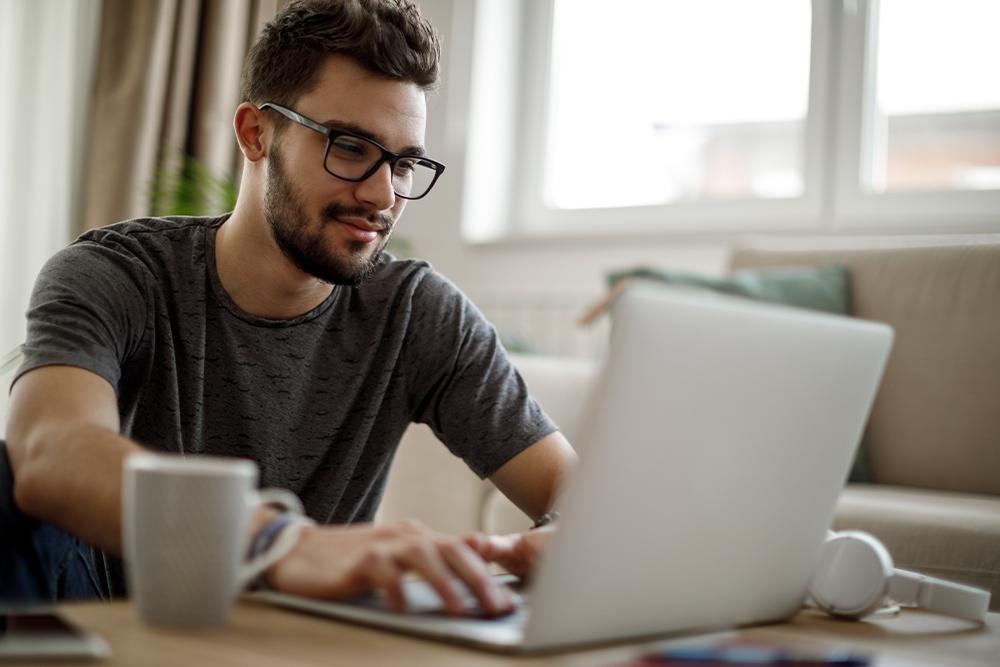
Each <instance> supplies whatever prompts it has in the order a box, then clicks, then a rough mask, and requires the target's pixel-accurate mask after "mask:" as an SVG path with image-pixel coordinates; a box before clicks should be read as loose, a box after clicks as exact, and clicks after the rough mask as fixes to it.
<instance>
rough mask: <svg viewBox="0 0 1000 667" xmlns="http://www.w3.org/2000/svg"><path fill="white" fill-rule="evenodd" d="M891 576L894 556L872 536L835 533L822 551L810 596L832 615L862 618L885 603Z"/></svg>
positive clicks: (848, 532)
mask: <svg viewBox="0 0 1000 667" xmlns="http://www.w3.org/2000/svg"><path fill="white" fill-rule="evenodd" d="M892 574H893V565H892V557H891V556H890V555H889V552H888V551H887V550H886V548H885V547H884V546H883V545H882V543H881V542H879V541H878V540H877V539H875V538H874V537H873V536H872V535H869V534H868V533H863V532H860V531H845V532H842V533H836V534H835V535H834V536H833V537H829V538H827V540H826V542H824V543H823V547H822V548H821V549H820V554H819V561H818V564H817V567H816V571H815V573H814V575H813V578H812V583H811V585H810V587H809V594H810V596H811V597H812V599H813V602H815V603H816V606H817V607H819V608H820V609H822V610H824V611H826V612H827V613H829V614H832V615H834V616H840V617H844V618H861V617H863V616H867V615H868V614H870V613H872V612H873V611H875V610H876V609H878V608H879V607H880V606H881V605H882V604H883V602H884V601H885V597H886V594H887V593H888V591H889V579H890V577H891V576H892Z"/></svg>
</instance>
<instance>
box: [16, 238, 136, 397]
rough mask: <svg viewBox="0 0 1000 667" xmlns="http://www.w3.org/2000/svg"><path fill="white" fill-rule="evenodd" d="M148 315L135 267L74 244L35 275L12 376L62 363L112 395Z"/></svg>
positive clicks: (115, 255) (95, 247)
mask: <svg viewBox="0 0 1000 667" xmlns="http://www.w3.org/2000/svg"><path fill="white" fill-rule="evenodd" d="M148 312H149V300H148V299H147V290H146V272H145V270H144V267H143V266H142V265H141V263H140V262H139V261H138V260H136V259H135V258H134V257H131V256H129V255H128V254H127V253H123V252H121V251H119V250H116V249H113V248H108V247H105V246H102V245H100V244H97V243H93V242H87V241H78V242H76V243H74V244H73V245H71V246H69V247H67V248H64V249H63V250H61V251H59V252H58V253H56V254H55V255H54V256H53V257H52V258H51V259H50V260H49V261H48V262H47V263H46V264H45V266H44V267H42V270H41V272H40V273H39V274H38V278H37V279H36V281H35V286H34V289H33V291H32V294H31V301H30V305H29V307H28V313H27V320H28V333H27V339H26V340H25V343H24V357H25V358H24V362H23V363H22V364H21V366H20V368H19V369H18V371H17V377H20V376H21V375H23V374H24V373H27V372H28V371H30V370H33V369H35V368H39V367H42V366H51V365H57V364H59V365H63V364H64V365H69V366H77V367H79V368H84V369H86V370H89V371H92V372H94V373H97V374H98V375H100V376H101V377H103V378H105V379H106V380H107V381H108V382H109V383H111V385H112V386H113V387H115V389H116V391H117V388H118V382H119V380H120V379H121V373H122V366H123V365H124V364H125V363H126V360H127V359H128V358H129V357H130V356H131V355H132V354H133V353H134V352H135V350H136V349H137V348H138V347H139V346H140V345H141V343H142V339H143V336H144V333H145V330H146V324H147V313H148ZM15 382H16V379H15Z"/></svg>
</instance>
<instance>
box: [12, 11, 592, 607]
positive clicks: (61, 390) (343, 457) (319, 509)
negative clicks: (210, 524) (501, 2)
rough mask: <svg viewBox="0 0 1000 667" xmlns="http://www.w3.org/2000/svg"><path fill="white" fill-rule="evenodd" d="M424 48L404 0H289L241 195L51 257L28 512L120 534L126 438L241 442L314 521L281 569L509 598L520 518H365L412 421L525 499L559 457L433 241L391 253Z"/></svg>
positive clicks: (189, 444) (392, 595)
mask: <svg viewBox="0 0 1000 667" xmlns="http://www.w3.org/2000/svg"><path fill="white" fill-rule="evenodd" d="M439 50H440V49H439V44H438V40H437V37H436V35H435V34H434V31H433V29H432V28H431V27H430V25H429V24H428V23H427V22H426V21H425V20H424V19H422V18H421V17H420V15H419V13H418V11H417V9H416V8H415V7H413V6H412V5H410V4H409V3H408V2H407V1H406V0H327V1H316V2H301V3H294V4H292V5H291V6H289V7H288V8H286V9H285V10H284V11H282V12H281V13H280V14H279V15H278V16H277V17H276V18H275V19H274V20H273V21H272V22H271V23H270V24H269V25H268V26H267V27H266V28H265V30H264V32H263V35H262V37H261V38H260V40H259V41H258V43H257V44H256V45H255V46H254V47H253V49H252V50H251V52H250V54H249V56H248V59H247V63H246V65H245V69H244V75H243V83H242V94H243V100H244V101H243V103H242V104H240V105H239V107H238V108H237V109H236V113H235V118H234V129H235V132H236V138H237V141H238V142H239V146H240V149H241V151H242V152H243V155H244V157H245V162H244V170H243V177H242V183H241V188H240V195H239V200H238V202H237V205H236V209H235V210H234V211H233V213H232V214H231V215H225V216H222V217H220V218H214V219H176V220H162V219H146V220H133V221H126V222H124V223H119V224H116V225H111V226H110V227H105V228H102V229H99V230H94V231H92V232H88V233H87V234H85V235H84V236H82V237H81V238H80V239H79V240H78V241H77V242H75V243H74V244H72V245H71V246H70V247H68V248H66V249H64V250H63V251H61V252H60V253H58V254H57V255H56V256H55V257H53V259H52V260H50V262H49V263H48V264H47V265H46V267H45V268H44V269H43V271H42V273H41V274H40V275H39V278H38V281H37V283H36V286H35V291H34V294H33V297H32V305H31V308H30V310H29V313H28V319H29V333H28V339H27V341H26V344H25V356H26V360H25V363H24V364H23V365H22V367H21V369H20V370H19V372H18V375H17V377H16V379H15V383H14V385H13V389H12V394H11V405H10V418H9V424H8V438H9V443H8V447H9V455H10V460H11V465H12V467H13V470H14V475H15V480H16V482H15V497H16V501H17V503H18V505H19V507H20V508H21V509H22V510H23V511H24V512H25V513H26V514H28V515H30V516H33V517H36V518H38V519H40V520H42V521H44V522H47V523H50V524H54V525H55V526H57V527H59V528H61V529H64V530H65V531H68V532H69V533H72V534H73V535H75V536H76V537H78V538H80V539H81V540H82V541H84V542H86V543H89V544H91V545H94V546H95V547H97V548H99V549H102V550H104V551H106V552H110V553H120V549H121V507H120V495H121V469H122V462H123V460H124V458H125V457H127V456H128V455H129V454H131V453H133V452H135V451H138V450H140V448H141V447H148V448H151V449H155V450H162V451H172V452H183V453H199V454H200V453H205V454H223V455H238V456H245V457H249V458H253V459H254V460H256V461H257V462H258V464H259V465H260V466H261V471H262V482H263V484H264V485H265V486H282V487H286V488H289V489H291V490H292V491H294V492H295V493H297V494H299V495H300V497H302V499H303V502H304V504H305V506H306V510H307V513H308V514H309V515H310V516H311V517H312V518H314V519H316V520H317V521H318V522H319V523H320V524H321V525H320V526H319V527H316V528H311V529H307V530H305V531H304V532H303V533H302V537H301V539H300V540H299V542H298V544H297V545H296V546H295V548H294V549H293V550H292V551H291V552H290V553H289V554H288V555H287V556H286V557H285V558H283V559H282V560H280V561H279V562H278V563H277V564H275V565H274V566H273V567H272V568H271V569H270V570H269V571H268V572H267V573H266V578H267V581H268V583H269V584H270V585H271V586H273V587H275V588H277V589H279V590H284V591H287V592H291V593H296V594H302V595H312V596H322V597H343V596H350V595H353V594H356V593H358V592H361V591H363V590H367V589H371V588H379V589H382V590H384V591H385V592H386V594H387V596H388V599H389V600H390V602H391V603H393V604H394V606H396V607H397V608H399V607H401V606H402V592H401V588H400V578H401V576H402V575H403V574H404V573H406V572H407V571H415V572H417V573H418V574H420V575H421V576H422V577H423V578H425V579H426V580H427V581H428V582H429V583H430V584H431V585H432V586H433V587H434V588H435V590H436V591H437V592H438V593H439V595H440V596H441V597H442V599H443V601H444V603H445V606H446V608H447V609H448V610H449V611H450V612H452V613H459V612H461V610H462V605H461V602H460V600H459V598H458V595H457V594H456V592H455V590H454V589H453V587H452V585H451V580H452V579H454V578H456V577H457V578H459V579H461V580H462V581H463V582H464V583H465V584H466V585H467V587H468V588H469V589H470V591H471V592H472V593H473V594H474V595H475V596H476V597H477V598H478V599H479V601H480V603H481V605H482V606H483V608H484V609H485V610H487V611H489V612H493V613H502V612H504V611H506V610H508V609H509V608H510V606H511V598H510V596H509V594H508V592H507V591H506V589H504V588H503V587H501V586H499V585H498V584H496V583H495V582H494V581H493V580H492V579H491V578H490V577H489V575H488V572H487V569H486V567H485V564H484V559H486V560H491V561H497V562H500V563H501V564H505V565H508V566H509V567H513V568H515V569H518V568H520V569H524V568H526V567H529V566H530V562H531V558H532V555H533V553H534V550H533V548H534V546H535V545H534V544H533V542H534V541H536V540H535V539H534V538H533V537H519V536H514V537H511V538H504V539H501V538H485V537H482V536H473V537H469V538H466V539H461V538H458V537H452V536H444V535H440V534H436V533H434V532H432V531H430V530H428V529H426V528H423V527H421V526H419V525H416V524H404V525H399V526H385V527H375V526H372V525H369V524H367V523H363V522H368V521H371V519H372V518H373V517H374V514H375V510H376V507H377V504H378V501H379V499H380V497H381V493H382V489H383V486H384V483H385V479H386V475H387V471H388V466H389V462H390V460H391V457H392V454H393V451H394V449H395V447H396V445H397V444H398V442H399V439H400V437H401V435H402V433H403V430H404V429H405V428H406V425H407V424H408V423H410V422H411V421H422V422H426V423H428V424H430V425H431V426H432V428H434V430H435V431H436V432H437V433H438V434H439V435H440V436H441V438H442V439H443V440H444V441H445V442H446V443H447V445H448V447H449V449H451V451H452V452H454V453H456V454H458V455H460V456H462V457H463V458H464V459H465V461H466V462H467V463H468V464H469V466H470V467H471V468H472V469H473V470H474V471H475V472H477V473H478V474H480V475H481V476H483V477H488V478H489V479H490V480H492V481H493V482H494V483H495V484H496V485H497V486H498V487H499V488H500V489H501V490H502V491H503V492H504V493H505V494H506V495H507V496H508V497H509V498H511V499H512V500H513V501H514V502H515V503H516V504H517V505H518V506H519V507H520V508H521V509H523V510H524V511H525V512H526V513H527V514H528V515H529V516H531V517H533V518H536V519H537V518H539V517H541V516H542V515H544V514H545V513H546V512H548V510H549V509H550V508H551V507H552V504H553V500H554V498H555V494H556V490H557V488H558V486H559V483H560V481H561V479H562V478H563V476H564V475H565V474H566V473H567V471H568V470H569V469H570V468H571V466H572V465H573V463H574V462H575V454H574V453H573V450H572V448H571V447H570V446H569V444H568V443H567V442H566V440H565V438H563V436H562V435H561V434H560V433H559V432H558V431H557V430H556V427H555V425H553V424H552V423H551V421H550V420H549V419H548V418H547V417H546V416H545V415H544V413H542V411H541V410H540V409H539V407H538V406H537V405H536V404H535V402H534V401H533V400H532V399H531V398H530V396H528V394H527V392H526V389H525V387H524V384H523V382H521V380H520V378H519V377H518V375H517V373H516V371H515V370H514V369H513V367H512V366H511V364H510V363H509V361H508V360H507V358H506V355H505V353H504V351H503V349H502V347H501V346H500V345H499V343H498V341H497V338H496V335H495V332H494V330H493V329H492V327H490V326H489V325H488V324H487V323H486V322H485V321H484V320H483V318H482V316H481V315H480V314H479V313H478V311H477V310H476V309H475V308H474V307H473V306H472V305H471V304H470V303H469V302H468V301H467V300H466V299H465V298H464V296H463V295H462V294H461V293H460V292H459V291H458V290H457V289H456V288H455V287H454V286H453V285H451V284H450V283H449V282H448V281H447V280H445V279H444V278H442V277H441V276H440V275H438V274H436V273H435V272H434V271H433V270H432V269H431V268H430V267H429V266H428V265H427V264H426V263H423V262H416V261H390V259H389V258H388V257H387V256H385V255H384V254H383V253H382V250H383V249H384V248H385V245H386V243H387V242H388V239H389V235H390V234H391V233H392V231H393V229H394V228H395V225H396V223H397V221H398V220H399V217H400V215H401V214H402V212H403V209H404V207H405V206H406V204H407V201H408V200H409V199H417V198H419V197H421V196H423V195H424V194H426V191H427V190H428V189H429V188H430V187H432V186H433V185H434V183H435V181H436V180H437V178H438V177H439V176H440V175H441V172H442V171H443V165H440V164H439V163H437V162H435V161H433V160H431V159H430V158H428V157H427V156H426V155H425V150H424V146H423V144H424V131H425V121H426V102H425V97H426V92H427V91H428V89H429V88H431V87H432V86H433V84H434V83H435V81H436V78H437V71H438V59H439ZM273 516H274V512H273V511H271V510H269V509H262V510H261V511H260V512H259V513H258V515H257V516H256V517H255V521H254V526H253V527H252V530H253V531H254V532H255V533H256V532H257V531H260V530H261V529H262V528H263V527H264V526H266V525H267V524H268V523H269V522H270V521H271V520H272V519H273ZM349 523H356V524H360V525H353V526H349V527H345V526H335V525H329V524H349ZM322 524H327V525H322ZM119 583H120V582H119ZM111 588H112V589H114V588H115V586H111Z"/></svg>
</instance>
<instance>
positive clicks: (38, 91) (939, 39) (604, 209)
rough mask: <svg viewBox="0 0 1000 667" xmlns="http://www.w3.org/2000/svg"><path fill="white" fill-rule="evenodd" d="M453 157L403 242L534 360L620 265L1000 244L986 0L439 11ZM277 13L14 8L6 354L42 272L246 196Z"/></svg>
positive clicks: (583, 343)
mask: <svg viewBox="0 0 1000 667" xmlns="http://www.w3.org/2000/svg"><path fill="white" fill-rule="evenodd" d="M418 4H419V5H420V7H421V9H422V11H423V13H424V14H425V15H426V16H427V17H428V18H429V19H430V20H431V21H432V22H433V23H434V25H435V26H436V27H437V29H438V30H439V32H440V34H441V36H442V41H443V47H444V57H443V62H442V80H441V84H440V86H439V88H438V90H437V91H436V92H435V93H434V94H433V95H432V97H431V98H430V100H429V120H428V127H427V146H428V150H429V152H430V154H431V155H433V156H434V157H436V158H439V159H440V160H442V161H443V162H445V163H446V164H447V165H448V171H447V172H446V174H445V177H444V178H443V179H442V181H441V182H439V184H438V185H437V187H436V188H435V191H434V192H433V193H432V194H431V195H430V196H429V197H428V198H426V199H424V200H421V201H417V202H413V203H411V204H410V205H409V206H408V208H407V210H406V213H405V215H404V217H403V219H402V221H401V224H400V225H399V227H398V228H397V236H398V240H397V243H396V244H395V246H394V248H395V252H397V253H398V254H402V255H406V256H413V257H419V258H423V259H426V260H428V261H430V262H431V263H432V264H433V265H434V266H435V267H436V268H437V269H438V270H439V271H441V272H442V273H444V274H445V275H447V276H448V277H450V278H451V279H452V280H453V281H454V282H456V283H457V284H458V285H459V287H460V288H462V289H463V290H464V291H465V292H466V293H467V294H469V295H470V296H471V297H472V298H473V300H474V301H475V302H476V303H477V304H478V305H479V307H480V308H481V309H482V310H483V311H484V312H485V313H486V315H487V316H488V317H490V318H491V319H492V320H493V321H494V323H495V324H496V325H497V327H498V328H499V329H500V330H501V332H502V333H503V335H504V339H505V340H506V341H507V344H508V346H509V347H511V348H514V349H517V350H520V351H532V352H538V353H545V354H554V355H560V356H573V357H591V356H594V355H595V354H596V353H597V351H598V350H599V349H600V347H601V344H602V341H603V338H604V335H605V333H606V328H607V323H606V321H605V320H604V319H600V318H599V319H598V320H597V321H596V322H595V323H594V324H591V325H588V326H584V325H580V324H578V319H579V317H580V315H581V314H582V313H583V311H584V310H585V309H586V308H587V307H588V306H589V305H591V304H592V303H593V302H595V301H596V300H598V299H599V298H600V297H601V296H602V295H603V294H604V292H605V291H606V289H607V287H608V284H607V276H608V274H609V273H612V272H614V271H621V270H627V269H629V268H630V267H636V266H650V267H656V268H660V269H667V270H673V271H690V272H694V273H698V274H703V275H713V274H720V273H722V272H723V271H724V267H725V265H726V258H727V256H728V254H729V252H730V251H731V250H732V249H733V248H734V247H736V246H739V245H743V244H753V243H760V242H762V241H763V242H766V243H778V244H780V243H793V244H794V243H808V244H809V245H811V246H816V245H822V244H854V245H858V244H861V245H880V244H883V245H884V244H896V245H898V244H900V243H914V244H921V243H933V242H935V240H936V239H940V237H941V236H952V235H976V236H981V235H986V234H996V233H1000V76H998V74H997V71H998V66H1000V40H998V39H996V34H995V32H996V26H998V25H1000V3H998V2H996V1H995V0H814V1H813V2H810V1H809V0H697V1H695V0H688V1H683V0H616V1H615V2H606V1H599V0H421V1H420V2H419V3H418ZM282 5H283V2H282V0H0V91H2V95H3V104H0V128H3V132H4V141H3V147H2V149H0V284H2V289H0V353H3V352H6V351H7V350H9V349H11V348H14V347H15V346H16V345H17V344H18V343H19V342H20V341H21V340H23V337H24V319H23V312H24V310H25V307H26V305H27V300H28V295H29V293H30V289H31V285H32V283H33V280H34V277H35V275H36V273H37V272H38V270H39V268H40V267H41V265H42V263H43V262H44V261H45V260H46V259H47V258H48V257H49V256H50V255H51V254H52V253H53V252H55V251H56V250H57V249H59V248H60V247H62V246H64V245H65V244H67V243H69V242H70V241H71V240H72V239H74V238H75V237H76V236H77V235H79V234H80V233H82V232H83V231H84V230H86V229H89V228H92V227H97V226H102V225H105V224H110V223H112V222H115V221H118V220H122V219H125V218H129V217H135V216H142V215H149V214H168V213H192V214H195V213H204V214H210V213H218V212H221V211H224V210H229V208H230V207H231V205H232V201H233V198H234V197H235V194H236V189H235V184H236V183H238V179H239V169H240V167H241V162H240V155H239V152H238V151H237V148H236V142H235V139H234V137H233V133H232V127H231V123H232V115H233V111H234V109H235V107H236V105H237V104H238V103H239V99H238V81H239V73H240V68H241V64H242V60H243V57H244V55H245V53H246V50H247V49H248V48H249V46H250V45H251V44H252V42H253V40H254V38H255V36H256V35H257V34H258V32H259V30H260V28H261V26H262V25H263V23H264V22H266V21H267V20H268V19H269V18H270V17H271V16H273V15H274V13H275V12H276V11H277V9H278V8H279V7H280V6H282Z"/></svg>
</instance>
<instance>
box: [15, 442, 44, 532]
mask: <svg viewBox="0 0 1000 667" xmlns="http://www.w3.org/2000/svg"><path fill="white" fill-rule="evenodd" d="M44 449H45V448H44V447H42V446H41V443H38V442H32V439H31V438H30V437H27V436H21V437H18V436H17V435H14V434H11V435H10V439H9V440H8V441H7V456H8V459H9V461H10V471H11V475H12V477H13V480H12V481H13V497H14V504H15V505H16V506H17V508H18V509H19V510H20V511H21V512H22V513H24V514H27V515H28V516H31V517H34V518H39V519H40V518H44V517H43V514H44V508H45V506H46V505H49V504H51V502H46V499H47V498H51V492H50V490H49V488H48V487H49V486H50V485H49V483H48V478H49V475H47V474H46V472H45V471H46V469H47V467H48V466H47V464H46V461H45V459H46V457H45V452H44Z"/></svg>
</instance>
